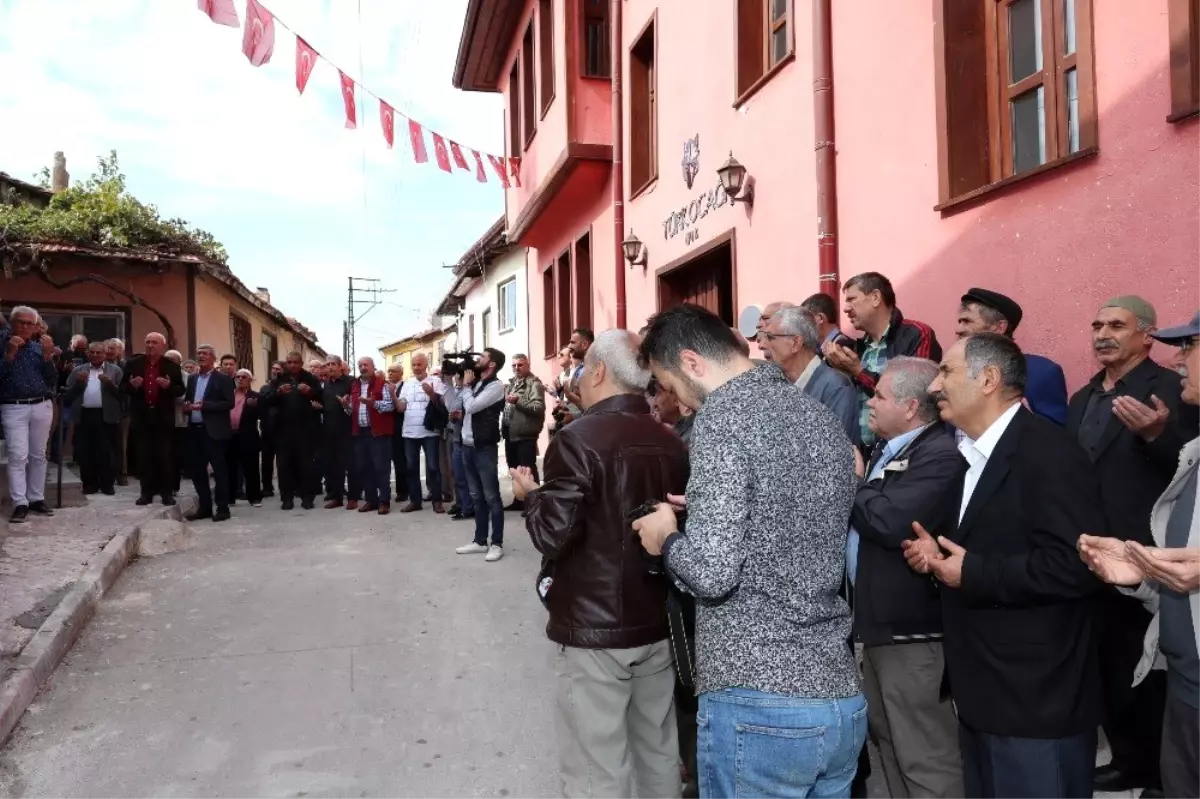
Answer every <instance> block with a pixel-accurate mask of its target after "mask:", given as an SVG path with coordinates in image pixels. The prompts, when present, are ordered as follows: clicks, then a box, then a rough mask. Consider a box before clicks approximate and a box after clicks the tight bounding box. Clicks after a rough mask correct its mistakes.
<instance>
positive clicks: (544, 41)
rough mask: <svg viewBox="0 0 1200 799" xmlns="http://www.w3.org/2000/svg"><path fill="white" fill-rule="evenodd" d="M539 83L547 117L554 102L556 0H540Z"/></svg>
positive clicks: (542, 115)
mask: <svg viewBox="0 0 1200 799" xmlns="http://www.w3.org/2000/svg"><path fill="white" fill-rule="evenodd" d="M537 13H538V83H539V90H540V94H541V97H540V99H541V102H542V114H541V118H542V119H545V118H546V114H547V113H548V112H549V111H550V106H551V105H552V104H553V103H554V95H555V86H554V0H538V12H537Z"/></svg>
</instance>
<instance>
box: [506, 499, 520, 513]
mask: <svg viewBox="0 0 1200 799" xmlns="http://www.w3.org/2000/svg"><path fill="white" fill-rule="evenodd" d="M504 509H505V510H513V511H523V510H525V503H524V502H518V501H517V500H513V502H512V503H511V504H509V505H505V506H504Z"/></svg>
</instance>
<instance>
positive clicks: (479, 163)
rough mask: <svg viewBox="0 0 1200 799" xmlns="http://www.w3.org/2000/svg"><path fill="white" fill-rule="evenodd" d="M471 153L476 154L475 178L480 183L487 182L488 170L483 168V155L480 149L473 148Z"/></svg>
mask: <svg viewBox="0 0 1200 799" xmlns="http://www.w3.org/2000/svg"><path fill="white" fill-rule="evenodd" d="M471 155H473V156H475V179H476V180H478V181H479V182H480V183H487V170H486V169H484V168H483V156H482V155H481V154H480V153H479V151H478V150H472V151H471Z"/></svg>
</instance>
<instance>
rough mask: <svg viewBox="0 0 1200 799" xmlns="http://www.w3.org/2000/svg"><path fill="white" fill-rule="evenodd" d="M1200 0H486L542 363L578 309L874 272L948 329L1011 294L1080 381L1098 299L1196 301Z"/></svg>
mask: <svg viewBox="0 0 1200 799" xmlns="http://www.w3.org/2000/svg"><path fill="white" fill-rule="evenodd" d="M1198 6H1200V1H1198V0H1141V2H1138V3H1129V2H1125V0H918V1H916V2H887V3H883V2H832V0H706V2H703V3H694V2H687V3H684V2H671V3H661V2H659V3H656V2H655V0H471V2H470V3H469V5H468V11H467V19H466V22H465V25H464V30H463V36H462V40H461V43H460V47H459V54H458V63H457V65H456V68H455V75H454V82H455V85H456V86H458V87H459V88H463V89H467V90H474V91H495V92H502V93H504V95H505V97H506V100H507V113H506V116H505V125H506V129H507V135H506V140H507V144H508V148H509V154H510V155H513V156H519V157H520V158H521V159H522V165H521V182H522V185H521V186H519V187H517V186H514V187H512V188H510V189H509V190H508V191H507V193H506V214H507V225H508V234H509V240H510V241H512V242H513V243H515V244H518V245H523V246H525V247H528V248H529V257H528V259H527V263H528V267H527V268H528V270H529V274H528V286H529V330H530V346H531V348H532V349H533V353H532V355H534V356H540V355H544V356H546V358H547V360H546V361H545V362H544V365H543V367H542V368H540V369H538V371H539V373H540V374H541V375H542V376H543V377H549V376H550V375H551V374H552V373H553V372H554V366H553V364H552V361H551V356H552V355H553V353H554V352H555V351H556V350H557V349H558V347H559V346H560V345H561V344H562V343H564V342H565V341H566V339H567V338H568V337H569V335H570V331H571V330H572V329H573V328H574V327H579V326H588V327H593V328H596V329H602V328H606V327H611V326H613V325H616V324H618V323H619V322H621V321H624V323H625V324H626V326H627V327H630V328H633V329H636V328H638V327H640V326H641V324H642V322H643V320H644V319H645V317H646V316H647V315H649V314H651V313H653V312H654V311H655V310H658V309H660V308H662V307H664V306H667V305H670V304H671V303H674V302H679V301H683V300H688V301H693V302H698V303H700V304H703V305H706V306H708V307H710V308H711V309H712V310H714V311H716V312H717V313H719V314H721V315H722V316H724V317H725V318H726V319H727V320H728V321H729V322H730V323H731V324H733V323H734V322H735V321H736V319H737V317H738V316H739V314H740V313H741V311H742V310H743V309H745V308H746V307H748V306H751V305H758V306H762V305H765V304H767V303H768V302H770V301H773V300H791V301H795V302H799V301H800V300H803V299H804V298H805V297H807V296H808V295H809V294H811V293H813V292H816V291H818V290H821V289H824V290H827V291H830V290H833V289H834V287H836V286H837V285H838V284H839V283H840V281H844V280H845V279H846V278H848V277H850V276H851V275H854V274H857V273H859V272H864V271H868V270H875V271H880V272H883V273H885V274H887V275H888V276H889V277H891V279H892V281H893V282H894V284H895V285H896V289H897V294H898V296H899V305H900V307H901V308H902V309H903V311H904V312H905V314H906V315H908V316H911V317H914V318H918V319H922V320H924V321H927V322H929V323H930V324H932V325H934V327H935V328H936V330H937V332H938V334H939V338H941V339H942V340H943V341H944V342H945V341H950V340H952V339H953V321H954V317H955V314H956V311H957V307H958V298H959V296H960V295H961V294H962V293H963V291H964V290H965V289H966V288H968V287H970V286H983V287H987V288H991V289H995V290H998V291H1003V292H1005V293H1008V294H1010V295H1011V296H1012V297H1014V298H1015V299H1017V300H1018V301H1019V302H1020V303H1021V304H1022V305H1023V306H1024V309H1025V320H1026V321H1025V322H1024V323H1023V324H1022V328H1021V330H1020V332H1019V334H1018V340H1019V341H1020V342H1021V343H1022V344H1024V345H1025V346H1026V347H1028V348H1030V349H1031V350H1032V351H1036V352H1040V353H1042V354H1045V355H1048V356H1051V357H1053V358H1055V359H1057V360H1059V361H1060V362H1061V363H1062V364H1063V366H1064V368H1065V369H1066V370H1067V373H1068V379H1069V380H1070V382H1071V384H1072V386H1071V387H1072V389H1074V388H1076V387H1078V386H1079V385H1080V384H1081V382H1082V381H1083V379H1084V377H1085V375H1087V374H1088V373H1089V372H1090V371H1091V369H1092V368H1093V367H1092V364H1091V360H1090V347H1089V323H1090V321H1091V318H1092V315H1093V314H1094V312H1095V310H1096V307H1097V306H1098V304H1099V303H1100V302H1102V301H1103V300H1104V299H1105V298H1107V297H1109V296H1111V295H1114V294H1119V293H1130V292H1138V293H1140V294H1142V295H1144V296H1145V297H1146V298H1147V299H1149V300H1151V301H1152V302H1154V303H1155V304H1156V305H1157V307H1158V310H1159V313H1160V316H1161V317H1162V318H1163V319H1164V320H1165V321H1174V320H1180V319H1184V318H1187V317H1189V316H1190V315H1191V314H1192V313H1194V312H1195V310H1196V308H1197V307H1200V290H1198V288H1197V286H1198V280H1197V276H1198V275H1197V273H1198V271H1200V226H1198V219H1200V213H1198V212H1200V194H1198V192H1200V166H1198V162H1197V152H1198V149H1197V147H1198V145H1200V133H1198V130H1200V128H1198V125H1197V121H1196V120H1197V117H1196V114H1197V110H1198V108H1200V88H1198V85H1197V84H1198V80H1197V67H1198V64H1200V56H1198V54H1197V49H1196V48H1197V45H1196V42H1197V37H1198V35H1200V9H1198ZM614 36H615V37H616V39H617V42H618V46H617V47H612V38H613V37H614ZM614 53H618V54H619V58H614ZM614 67H617V69H616V70H615V69H614ZM618 70H619V71H620V72H621V74H620V76H619V77H620V80H619V81H613V80H612V79H611V78H612V76H613V73H614V72H615V71H618ZM614 87H619V90H620V94H619V95H617V96H619V98H620V103H619V106H618V114H617V117H618V122H619V123H620V124H619V129H620V130H621V131H622V136H621V138H620V139H619V140H618V141H616V142H615V144H616V145H617V146H616V147H614V136H613V130H614V127H616V126H614V118H613V117H614V114H613V98H614ZM830 88H831V91H830ZM835 134H836V135H835ZM614 153H615V154H616V156H617V157H614ZM731 155H732V156H733V158H735V159H736V160H737V161H738V162H740V164H742V165H744V168H745V173H746V178H745V183H746V184H747V186H748V188H749V191H747V189H746V188H743V190H742V193H741V194H740V195H738V197H737V200H738V201H736V202H734V201H732V200H730V199H729V197H728V195H727V191H726V189H725V188H723V187H722V185H721V180H720V178H719V176H718V169H719V167H721V166H722V165H723V164H724V163H725V162H726V161H727V159H728V158H729V157H730V156H731ZM620 156H623V157H620ZM618 161H619V166H616V164H617V163H618ZM617 198H619V199H620V200H621V201H622V205H621V206H618V205H617V204H616V203H615V202H614V200H615V199H617ZM621 214H623V216H624V219H623V221H622V220H620V215H621ZM630 231H632V237H630V238H631V241H630V246H629V247H628V249H629V250H630V254H631V255H633V254H637V255H638V257H637V258H635V259H634V264H631V263H630V262H628V261H626V260H625V259H624V258H623V257H622V254H621V249H622V248H621V242H622V240H623V239H625V238H627V237H629V233H630ZM632 238H636V239H637V240H640V241H641V243H642V247H641V248H639V247H637V246H636V245H635V244H634V243H633V242H632ZM819 250H821V252H819ZM822 275H824V276H825V280H824V281H823V282H822V280H821V279H820V278H821V276H822ZM622 283H623V292H624V297H625V298H626V302H625V305H626V306H627V316H626V317H625V319H624V320H622V313H621V308H620V306H621V304H622Z"/></svg>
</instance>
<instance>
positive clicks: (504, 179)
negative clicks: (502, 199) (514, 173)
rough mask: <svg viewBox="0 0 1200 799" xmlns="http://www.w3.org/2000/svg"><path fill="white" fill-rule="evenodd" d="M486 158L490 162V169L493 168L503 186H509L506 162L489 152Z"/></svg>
mask: <svg viewBox="0 0 1200 799" xmlns="http://www.w3.org/2000/svg"><path fill="white" fill-rule="evenodd" d="M488 160H489V161H491V162H492V169H494V170H495V171H496V174H497V175H498V176H499V177H500V183H501V184H503V185H504V188H506V189H507V188H508V186H509V181H508V164H506V163H504V159H503V158H500V157H499V156H495V155H491V154H489V155H488Z"/></svg>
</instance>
